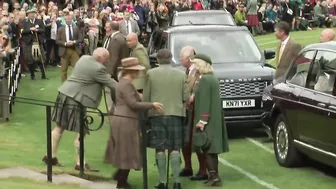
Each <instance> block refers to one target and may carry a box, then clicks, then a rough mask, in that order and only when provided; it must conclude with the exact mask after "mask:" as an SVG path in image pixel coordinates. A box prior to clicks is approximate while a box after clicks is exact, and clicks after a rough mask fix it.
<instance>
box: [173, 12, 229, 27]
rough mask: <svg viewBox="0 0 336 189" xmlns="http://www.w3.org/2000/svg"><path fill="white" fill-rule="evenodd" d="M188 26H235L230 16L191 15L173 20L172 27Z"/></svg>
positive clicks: (225, 14)
mask: <svg viewBox="0 0 336 189" xmlns="http://www.w3.org/2000/svg"><path fill="white" fill-rule="evenodd" d="M189 24H215V25H236V23H235V22H234V20H233V18H232V16H231V14H229V13H223V14H214V15H212V14H193V15H178V16H175V17H174V18H173V21H172V25H173V26H180V25H189Z"/></svg>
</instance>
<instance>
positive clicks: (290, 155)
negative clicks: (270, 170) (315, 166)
mask: <svg viewBox="0 0 336 189" xmlns="http://www.w3.org/2000/svg"><path fill="white" fill-rule="evenodd" d="M274 131H275V134H274V137H275V138H274V141H273V145H274V152H275V157H276V160H277V161H278V163H279V165H281V166H284V167H295V166H299V165H300V164H301V154H300V153H299V152H298V151H297V149H296V148H295V146H294V138H293V135H292V134H291V131H290V130H289V127H288V125H287V122H286V121H285V118H284V116H283V115H282V114H280V115H279V116H278V117H277V119H276V122H275V129H274Z"/></svg>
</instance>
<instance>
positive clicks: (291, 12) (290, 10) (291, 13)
mask: <svg viewBox="0 0 336 189" xmlns="http://www.w3.org/2000/svg"><path fill="white" fill-rule="evenodd" d="M286 7H287V14H289V15H293V10H292V9H290V8H289V7H288V4H287V3H286Z"/></svg>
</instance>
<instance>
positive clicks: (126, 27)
mask: <svg viewBox="0 0 336 189" xmlns="http://www.w3.org/2000/svg"><path fill="white" fill-rule="evenodd" d="M128 30H129V28H128V21H126V33H127V34H128V33H129V31H128Z"/></svg>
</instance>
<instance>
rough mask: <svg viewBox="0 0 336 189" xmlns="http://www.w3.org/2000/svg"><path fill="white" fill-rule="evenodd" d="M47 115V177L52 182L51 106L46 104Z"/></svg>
mask: <svg viewBox="0 0 336 189" xmlns="http://www.w3.org/2000/svg"><path fill="white" fill-rule="evenodd" d="M46 117H47V119H46V120H47V159H48V160H47V161H48V165H47V166H48V167H47V179H48V181H49V182H52V164H51V162H52V154H51V107H50V106H46Z"/></svg>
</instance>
